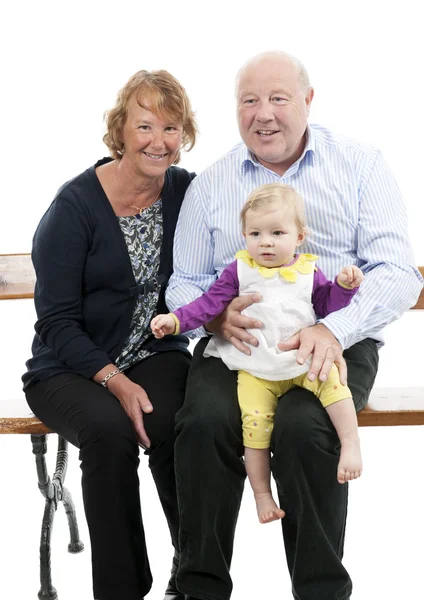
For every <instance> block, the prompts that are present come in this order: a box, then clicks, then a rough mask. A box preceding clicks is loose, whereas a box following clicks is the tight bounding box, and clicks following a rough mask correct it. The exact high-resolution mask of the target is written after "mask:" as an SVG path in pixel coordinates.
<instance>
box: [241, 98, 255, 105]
mask: <svg viewBox="0 0 424 600" xmlns="http://www.w3.org/2000/svg"><path fill="white" fill-rule="evenodd" d="M255 102H256V100H255V99H254V98H248V99H247V100H244V102H243V104H254V103H255Z"/></svg>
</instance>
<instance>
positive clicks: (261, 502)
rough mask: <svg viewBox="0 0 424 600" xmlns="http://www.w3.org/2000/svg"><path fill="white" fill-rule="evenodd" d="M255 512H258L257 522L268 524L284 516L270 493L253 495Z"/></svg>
mask: <svg viewBox="0 0 424 600" xmlns="http://www.w3.org/2000/svg"><path fill="white" fill-rule="evenodd" d="M255 501H256V510H257V511H258V517H259V521H260V522H261V523H270V522H271V521H277V520H278V519H282V518H283V517H284V516H285V514H286V513H285V512H284V510H282V509H281V508H280V507H279V506H278V505H277V504H276V503H275V500H274V498H273V497H272V494H271V493H270V492H264V493H262V494H255Z"/></svg>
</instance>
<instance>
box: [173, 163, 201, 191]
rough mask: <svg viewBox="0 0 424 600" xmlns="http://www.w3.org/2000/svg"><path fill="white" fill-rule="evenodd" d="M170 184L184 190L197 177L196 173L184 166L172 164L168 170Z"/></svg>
mask: <svg viewBox="0 0 424 600" xmlns="http://www.w3.org/2000/svg"><path fill="white" fill-rule="evenodd" d="M166 173H167V177H168V180H169V184H170V185H171V186H172V187H174V188H179V189H181V190H182V191H183V192H185V190H186V189H187V188H188V186H189V185H190V183H191V182H192V181H193V179H194V178H195V177H196V173H194V172H190V171H187V169H183V168H182V167H175V166H172V167H170V168H169V169H168V170H167V172H166Z"/></svg>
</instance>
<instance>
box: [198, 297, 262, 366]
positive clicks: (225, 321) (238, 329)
mask: <svg viewBox="0 0 424 600" xmlns="http://www.w3.org/2000/svg"><path fill="white" fill-rule="evenodd" d="M260 301H261V296H260V295H259V294H246V295H245V296H239V297H238V298H234V300H232V301H231V302H230V304H229V305H228V306H227V308H226V309H225V310H224V312H223V313H221V314H220V315H219V316H218V317H216V318H215V319H214V320H213V321H210V322H209V323H206V325H205V327H206V329H207V331H211V332H212V333H216V334H218V335H221V336H222V337H224V338H225V339H226V340H228V341H229V342H231V343H232V345H233V346H234V347H235V348H237V350H240V352H243V353H244V354H250V348H249V347H248V346H246V344H250V345H251V346H257V345H258V340H257V339H256V338H255V337H253V336H252V335H250V333H248V332H247V331H246V329H260V328H261V327H262V322H261V321H257V320H256V319H251V318H249V317H245V316H244V315H242V314H240V313H241V311H242V310H244V309H245V308H247V307H248V306H251V305H252V304H254V303H255V302H260ZM243 342H246V344H244V343H243Z"/></svg>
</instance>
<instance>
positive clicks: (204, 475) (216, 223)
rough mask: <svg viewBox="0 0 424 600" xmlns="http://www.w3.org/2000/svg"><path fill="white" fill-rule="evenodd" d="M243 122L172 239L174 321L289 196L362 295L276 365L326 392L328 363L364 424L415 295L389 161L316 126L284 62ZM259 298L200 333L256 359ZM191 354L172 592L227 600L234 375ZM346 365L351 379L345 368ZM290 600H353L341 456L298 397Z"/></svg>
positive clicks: (290, 449) (280, 415)
mask: <svg viewBox="0 0 424 600" xmlns="http://www.w3.org/2000/svg"><path fill="white" fill-rule="evenodd" d="M236 96H237V116H238V124H239V129H240V134H241V137H242V139H243V143H241V144H240V145H238V146H236V147H235V148H234V149H233V150H231V151H230V152H229V153H228V154H226V155H225V156H224V157H223V158H221V159H220V160H218V162H216V163H215V164H214V165H212V166H211V167H210V168H209V169H207V170H206V171H205V172H204V173H202V174H201V175H200V176H198V177H197V178H196V179H195V180H194V181H193V183H192V184H191V186H190V188H189V190H188V192H187V194H186V198H185V201H184V204H183V208H182V211H181V214H180V220H179V223H178V226H177V232H176V241H175V252H174V275H173V276H172V278H171V281H170V285H169V288H168V292H167V304H168V306H169V308H170V309H171V310H173V309H175V308H177V307H179V306H181V305H183V304H186V303H188V302H190V301H191V300H193V299H194V298H196V297H197V296H199V295H200V294H202V293H203V291H205V290H207V289H208V288H209V287H210V285H211V284H212V283H213V281H215V279H216V278H217V277H219V275H220V274H221V272H222V270H223V269H224V268H225V266H226V265H228V264H229V263H230V262H231V261H232V260H233V258H234V254H235V252H236V251H237V250H239V249H240V248H242V247H243V246H244V241H243V237H242V234H241V229H240V225H239V212H240V209H241V207H242V205H243V203H244V202H245V200H246V198H247V195H248V194H249V193H250V192H251V191H252V190H253V189H254V188H255V187H257V186H258V185H261V184H264V183H272V182H284V183H287V184H289V185H292V186H293V187H294V188H296V189H297V190H298V191H299V192H300V193H301V194H302V195H303V197H304V199H305V204H306V218H307V225H308V228H309V230H310V235H309V236H308V237H307V241H306V244H305V246H304V247H303V251H305V252H311V253H313V254H317V255H319V257H320V267H321V268H322V270H323V272H324V273H325V274H326V275H327V277H329V278H333V277H334V276H335V275H336V274H337V273H338V271H339V270H340V268H341V267H342V266H343V265H345V264H352V263H355V264H356V265H358V266H359V267H360V268H361V269H362V270H363V272H364V273H365V275H366V277H365V282H364V283H363V285H362V287H361V292H360V293H359V294H357V296H356V297H355V298H354V300H353V301H352V303H351V304H350V306H349V307H347V308H345V309H343V310H340V311H338V312H336V313H332V314H330V315H329V316H327V317H326V318H324V319H321V320H320V321H319V322H318V324H317V325H315V326H313V327H309V328H307V329H304V330H302V331H301V332H300V333H299V334H298V335H296V336H295V337H294V338H293V339H291V340H288V341H286V342H285V343H284V344H280V346H281V349H283V350H285V349H289V348H297V347H298V348H299V350H298V355H297V356H298V361H304V360H306V358H307V357H308V356H309V355H312V364H311V368H310V370H309V374H308V376H309V378H310V379H311V380H313V379H314V378H316V377H319V378H320V379H321V380H325V378H326V377H327V375H328V373H329V370H330V367H331V365H332V364H333V362H335V363H336V364H337V366H338V368H339V372H340V379H341V380H342V382H345V380H346V374H347V382H348V385H349V387H350V390H351V392H352V394H353V398H354V402H355V405H356V409H357V410H360V409H361V408H363V407H364V406H365V404H366V402H367V400H368V395H369V393H370V390H371V388H372V385H373V382H374V379H375V376H376V373H377V366H378V351H377V348H378V346H379V345H381V343H382V334H381V330H382V329H383V327H385V326H386V325H387V324H388V323H390V322H392V321H393V320H395V319H397V318H399V317H400V315H401V314H402V313H403V312H404V311H405V310H407V309H408V308H409V307H410V306H412V305H413V304H414V303H415V301H416V298H417V296H418V294H419V292H420V289H421V287H422V280H421V278H420V275H419V273H418V271H417V270H416V269H415V268H414V267H413V264H414V260H413V256H412V252H411V248H410V244H409V241H408V237H407V225H406V211H405V207H404V204H403V202H402V199H401V196H400V194H399V191H398V188H397V186H396V183H395V181H394V179H393V176H392V174H391V172H390V170H389V169H388V167H387V166H386V164H385V162H384V160H383V158H382V156H381V153H380V152H379V151H378V150H377V149H375V148H373V147H371V146H369V145H364V144H360V143H358V142H355V141H353V140H350V139H346V138H340V137H337V136H335V135H333V134H332V133H331V132H330V131H328V130H327V129H325V128H323V127H320V126H316V125H308V124H307V118H308V115H309V110H310V106H311V102H312V99H313V96H314V91H313V89H312V87H311V85H310V83H309V77H308V74H307V72H306V70H305V68H304V67H303V65H302V64H301V63H300V62H299V61H298V60H297V59H294V58H293V57H290V56H289V55H287V54H285V53H281V52H271V53H265V54H262V55H259V56H256V57H254V58H253V59H252V60H250V61H249V62H248V63H246V64H245V65H244V66H243V67H242V69H241V70H240V72H239V75H238V78H237V86H236ZM253 301H260V298H257V297H252V296H250V297H243V298H237V299H235V300H233V302H232V303H231V304H230V306H229V307H228V308H227V310H226V311H225V312H224V313H223V314H222V315H221V317H219V318H217V319H215V321H213V322H211V323H210V324H208V326H207V328H206V329H207V330H208V331H209V332H212V333H215V334H219V335H223V336H224V337H226V338H227V339H229V340H231V341H232V343H233V344H234V345H235V346H236V347H237V348H239V350H240V351H241V352H245V353H246V354H249V353H250V350H249V346H248V344H253V345H255V344H256V340H255V338H254V337H253V336H252V335H251V333H249V332H248V331H246V328H247V329H254V328H255V327H258V326H260V325H261V324H260V323H257V322H254V321H253V320H252V319H249V318H247V317H245V316H243V315H241V314H240V311H241V310H243V309H244V308H246V306H248V305H249V304H251V303H252V302H253ZM206 334H207V332H206V331H205V330H198V331H196V332H193V336H197V337H198V336H201V337H202V336H203V339H202V340H201V341H200V342H199V343H198V344H197V346H196V349H195V352H194V357H193V361H192V366H191V371H190V375H189V380H188V385H187V395H186V402H185V405H184V407H183V408H182V409H181V411H180V412H179V413H178V416H177V434H178V437H177V442H176V472H177V485H178V494H179V508H180V512H181V529H180V550H181V558H180V568H179V572H178V575H177V586H178V588H179V590H180V592H182V593H184V594H186V595H187V596H186V598H188V599H201V600H227V599H228V598H229V597H230V595H231V590H232V582H231V578H230V575H229V566H230V563H231V557H232V550H233V538H234V530H235V525H236V521H237V516H238V511H239V507H240V502H241V497H242V492H243V486H244V480H245V469H244V465H243V461H242V454H243V445H242V434H241V423H240V411H239V407H238V402H237V373H236V372H235V371H230V370H228V369H227V367H226V366H225V365H224V364H223V363H222V362H221V361H220V360H218V359H215V358H204V357H203V350H204V348H205V345H206V343H207V338H206V337H204V336H206ZM346 365H347V368H346ZM271 451H272V454H273V457H272V463H271V466H272V472H273V476H274V479H275V481H276V484H277V489H278V494H279V500H280V505H281V507H282V508H284V510H285V512H286V516H285V518H284V519H283V520H282V526H283V534H284V542H285V549H286V555H287V562H288V567H289V571H290V575H291V578H292V583H293V594H294V597H295V598H296V599H297V600H316V599H317V598H319V599H322V600H333V599H334V600H345V599H347V598H350V596H351V593H352V582H351V580H350V577H349V575H348V573H347V571H346V569H345V568H344V567H343V565H342V555H343V542H344V531H345V520H346V511H347V495H348V486H347V484H344V485H341V484H339V483H338V482H337V479H336V470H337V464H338V460H339V441H338V438H337V434H336V432H335V430H334V428H333V426H332V425H331V422H330V420H329V417H328V415H327V414H326V412H325V410H324V409H323V407H322V405H321V403H320V402H318V401H317V399H316V398H315V396H313V395H312V394H311V393H310V392H308V391H305V390H304V389H300V388H294V389H292V390H291V391H290V392H288V393H287V394H286V395H285V396H284V398H282V399H280V402H279V403H278V407H277V410H276V414H275V426H274V431H273V436H272V441H271Z"/></svg>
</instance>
